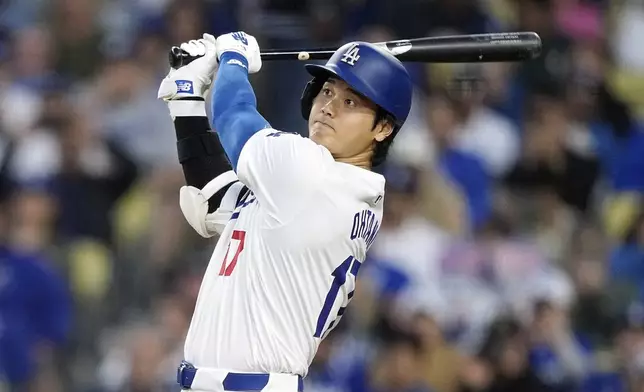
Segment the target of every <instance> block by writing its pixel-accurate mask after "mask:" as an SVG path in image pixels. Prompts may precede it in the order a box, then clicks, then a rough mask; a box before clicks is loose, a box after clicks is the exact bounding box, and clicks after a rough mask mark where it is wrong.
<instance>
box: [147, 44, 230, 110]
mask: <svg viewBox="0 0 644 392" xmlns="http://www.w3.org/2000/svg"><path fill="white" fill-rule="evenodd" d="M180 48H181V49H183V50H185V51H186V52H187V53H188V54H189V55H190V56H191V57H198V58H196V59H195V60H193V61H192V62H190V63H189V64H187V65H184V66H183V67H181V68H179V69H174V68H170V72H169V73H168V75H167V76H166V77H165V78H164V79H163V81H161V85H160V86H159V91H158V93H157V98H159V99H163V100H164V101H166V102H167V101H172V100H176V99H180V98H186V97H199V98H205V96H206V95H207V93H208V90H209V89H210V86H211V84H212V80H213V76H214V73H215V71H216V70H217V67H218V62H217V40H216V39H215V37H214V36H212V35H210V34H204V35H203V38H202V39H199V40H191V41H188V42H184V43H182V44H181V45H180Z"/></svg>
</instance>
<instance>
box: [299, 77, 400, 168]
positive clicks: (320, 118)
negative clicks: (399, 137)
mask: <svg viewBox="0 0 644 392" xmlns="http://www.w3.org/2000/svg"><path fill="white" fill-rule="evenodd" d="M376 111H377V107H376V105H375V104H374V103H373V102H371V101H369V100H368V99H366V98H364V97H362V96H361V95H359V94H357V93H356V92H355V91H353V90H352V89H351V88H350V87H349V86H348V85H347V84H346V83H345V82H343V81H341V80H339V79H329V80H328V81H327V82H326V83H324V86H323V87H322V89H321V90H320V93H319V94H318V95H317V97H315V99H314V100H313V107H312V109H311V115H310V116H309V137H310V138H311V140H313V141H314V142H316V143H318V144H320V145H323V146H324V147H326V148H327V149H328V150H329V151H330V152H331V154H332V155H333V157H334V158H335V159H350V158H354V157H358V156H361V155H367V156H370V154H371V151H372V149H373V146H374V144H375V142H379V141H382V140H384V139H385V138H386V137H387V136H389V135H390V134H391V131H392V126H391V124H389V123H387V122H384V121H383V122H381V123H379V124H376V125H375V126H374V121H375V118H376Z"/></svg>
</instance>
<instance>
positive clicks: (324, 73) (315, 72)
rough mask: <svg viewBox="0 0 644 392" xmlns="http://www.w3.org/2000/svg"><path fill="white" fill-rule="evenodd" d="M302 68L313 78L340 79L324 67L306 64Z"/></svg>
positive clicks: (330, 69) (335, 73) (332, 71)
mask: <svg viewBox="0 0 644 392" xmlns="http://www.w3.org/2000/svg"><path fill="white" fill-rule="evenodd" d="M304 68H306V71H307V72H308V73H309V75H311V76H313V77H314V78H320V79H327V78H330V77H335V78H338V79H342V78H341V77H340V75H338V73H337V72H335V71H334V70H333V69H332V68H331V67H328V66H326V65H319V64H306V65H305V66H304Z"/></svg>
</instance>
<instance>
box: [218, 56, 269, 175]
mask: <svg viewBox="0 0 644 392" xmlns="http://www.w3.org/2000/svg"><path fill="white" fill-rule="evenodd" d="M241 64H243V66H242V65H241ZM215 86H216V88H215V89H213V95H212V117H213V118H212V121H213V126H214V128H215V130H216V131H217V133H218V134H219V139H220V140H221V144H222V146H223V148H224V150H225V151H226V155H227V156H228V159H229V160H230V162H231V163H232V165H233V167H234V168H237V161H238V160H239V155H240V153H241V150H242V148H243V147H244V145H245V144H246V142H247V141H248V139H250V138H251V136H253V135H254V134H255V133H256V132H257V131H259V130H261V129H264V128H266V127H267V126H269V124H268V122H267V121H266V120H265V119H264V118H263V117H262V115H261V114H259V112H258V111H257V100H256V98H255V93H254V92H253V88H252V86H251V84H250V82H249V80H248V62H247V61H246V59H245V58H244V57H243V56H241V55H239V54H237V53H234V52H230V53H224V54H223V55H222V57H221V64H220V66H219V71H218V72H217V79H216V81H215Z"/></svg>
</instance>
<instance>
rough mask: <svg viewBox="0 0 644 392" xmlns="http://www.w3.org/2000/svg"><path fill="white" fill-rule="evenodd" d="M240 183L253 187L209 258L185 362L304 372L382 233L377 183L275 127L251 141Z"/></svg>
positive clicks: (381, 183) (234, 368) (239, 169)
mask: <svg viewBox="0 0 644 392" xmlns="http://www.w3.org/2000/svg"><path fill="white" fill-rule="evenodd" d="M237 177H238V179H239V181H240V182H241V183H243V184H244V185H246V186H247V187H248V189H250V191H248V192H246V195H244V196H243V197H242V198H241V199H240V200H239V202H238V203H237V206H236V207H235V209H234V211H232V214H231V216H230V220H229V221H228V223H227V224H226V226H225V228H224V229H223V231H222V233H221V237H220V239H219V242H218V243H217V245H216V247H215V251H214V253H213V255H212V257H211V259H210V263H209V265H208V268H207V270H206V274H205V277H204V280H203V282H202V285H201V289H200V291H199V296H198V299H197V305H196V308H195V312H194V315H193V318H192V322H191V325H190V330H189V332H188V336H187V339H186V344H185V353H184V354H185V359H186V360H187V361H188V362H191V363H192V364H193V365H195V366H196V367H197V368H199V367H209V368H219V369H227V370H231V371H238V372H266V373H291V374H298V375H301V376H305V375H306V373H307V370H308V367H309V365H310V363H311V361H312V360H313V357H314V356H315V353H316V351H317V348H318V345H319V343H320V341H321V339H323V338H324V337H325V336H326V334H327V333H328V332H329V331H330V330H331V329H332V328H333V327H335V326H336V325H337V323H338V321H339V319H340V317H341V316H342V314H343V313H344V311H345V308H346V306H347V305H348V303H349V301H350V300H351V297H352V296H353V291H354V288H355V281H356V276H357V274H358V271H359V269H360V266H361V264H362V263H363V262H364V260H365V256H366V253H367V249H368V248H369V246H370V245H371V244H372V243H373V241H374V239H375V237H376V234H377V232H378V229H379V227H380V221H381V219H382V204H383V197H384V185H385V180H384V177H383V176H381V175H379V174H377V173H373V172H371V171H368V170H365V169H362V168H359V167H356V166H353V165H349V164H344V163H339V162H336V161H335V160H334V159H333V157H332V156H331V154H330V153H329V151H328V150H327V149H326V148H324V147H322V146H319V145H317V144H315V143H314V142H313V141H311V140H310V139H307V138H303V137H301V136H299V135H295V134H290V133H284V132H280V131H276V130H274V129H264V130H262V131H260V132H258V133H256V134H255V135H253V136H252V137H251V138H250V140H248V142H247V143H246V145H245V146H244V148H243V150H242V152H241V155H240V158H239V162H238V165H237ZM233 188H235V187H234V186H233V187H232V188H231V189H233Z"/></svg>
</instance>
